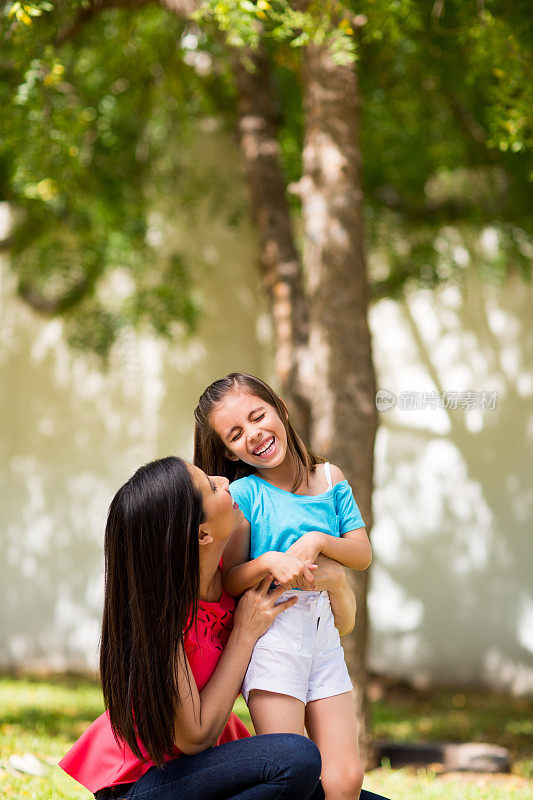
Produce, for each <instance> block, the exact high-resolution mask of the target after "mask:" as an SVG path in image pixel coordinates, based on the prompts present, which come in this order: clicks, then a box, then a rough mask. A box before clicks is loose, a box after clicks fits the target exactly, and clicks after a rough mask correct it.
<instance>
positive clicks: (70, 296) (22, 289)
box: [17, 277, 94, 317]
mask: <svg viewBox="0 0 533 800" xmlns="http://www.w3.org/2000/svg"><path fill="white" fill-rule="evenodd" d="M93 285H94V280H89V279H88V278H87V277H85V278H82V279H81V280H80V281H78V283H76V284H75V285H74V286H73V287H71V288H70V289H69V290H68V291H67V292H65V294H64V295H62V296H61V297H58V298H54V299H51V298H48V297H45V296H44V295H43V294H41V292H39V291H38V290H37V289H36V288H35V287H34V286H32V285H31V284H30V283H29V282H27V281H20V282H19V285H18V287H17V292H18V295H19V297H21V298H22V300H24V302H25V303H27V304H28V305H29V306H31V307H32V308H33V309H34V311H38V312H39V313H40V314H43V315H44V316H46V317H53V316H55V315H56V314H64V313H65V311H68V310H69V309H70V308H72V307H73V306H75V305H76V304H77V303H79V302H80V300H82V299H83V297H84V296H85V295H86V294H87V293H88V292H89V290H90V289H91V288H92V286H93Z"/></svg>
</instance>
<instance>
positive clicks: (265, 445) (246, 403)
mask: <svg viewBox="0 0 533 800" xmlns="http://www.w3.org/2000/svg"><path fill="white" fill-rule="evenodd" d="M210 422H211V425H212V426H213V430H214V431H215V433H217V434H218V435H219V437H220V439H221V441H222V443H223V444H224V446H225V447H226V450H227V452H228V453H230V454H231V456H233V458H234V459H235V460H237V459H238V460H240V461H244V463H245V464H249V465H250V466H251V467H255V468H256V469H257V470H261V469H272V467H277V466H279V465H280V464H281V463H282V462H283V461H284V459H285V457H286V455H287V431H286V430H285V425H284V424H283V422H282V421H281V419H280V418H279V415H278V412H277V411H276V409H275V408H274V406H271V405H270V403H266V402H265V401H264V400H261V398H260V397H257V396H256V395H254V394H248V392H244V391H241V390H235V391H233V392H231V393H229V394H228V395H226V397H225V398H224V399H223V400H222V401H221V402H220V403H219V404H218V405H217V406H216V408H215V409H214V411H213V413H212V414H211V417H210Z"/></svg>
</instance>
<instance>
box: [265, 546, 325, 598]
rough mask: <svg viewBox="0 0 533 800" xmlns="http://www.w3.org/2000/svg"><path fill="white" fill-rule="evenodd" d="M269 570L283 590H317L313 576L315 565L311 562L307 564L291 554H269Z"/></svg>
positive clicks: (273, 552)
mask: <svg viewBox="0 0 533 800" xmlns="http://www.w3.org/2000/svg"><path fill="white" fill-rule="evenodd" d="M268 569H270V572H271V573H272V575H273V577H274V580H275V581H276V583H277V584H278V585H279V586H281V587H283V589H295V588H298V589H307V590H309V589H316V583H315V579H314V576H313V572H312V571H313V570H315V569H316V566H315V564H314V563H313V562H312V560H310V561H309V562H308V563H305V562H304V560H303V559H300V558H297V557H295V556H294V555H291V554H289V553H277V552H275V551H272V552H270V553H268Z"/></svg>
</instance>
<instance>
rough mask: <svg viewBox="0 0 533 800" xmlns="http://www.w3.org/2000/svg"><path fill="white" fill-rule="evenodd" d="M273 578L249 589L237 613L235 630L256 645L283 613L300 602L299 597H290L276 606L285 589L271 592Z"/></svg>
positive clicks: (269, 576) (270, 576) (281, 587)
mask: <svg viewBox="0 0 533 800" xmlns="http://www.w3.org/2000/svg"><path fill="white" fill-rule="evenodd" d="M273 577H274V576H273V575H267V577H266V578H264V579H263V580H262V581H261V583H259V584H257V586H254V587H253V588H252V589H248V591H246V592H245V593H244V594H243V596H242V597H241V599H240V600H239V602H238V604H237V609H236V611H235V618H234V623H233V630H234V631H236V632H239V633H240V634H241V635H245V636H249V637H250V638H251V639H252V641H253V642H254V644H255V642H256V641H257V639H259V637H260V636H262V635H263V634H264V633H266V631H267V630H268V629H269V628H270V626H271V625H272V623H273V621H274V620H275V618H276V617H277V616H278V615H279V614H281V613H282V611H284V610H285V609H286V608H290V607H291V606H293V605H294V604H295V603H296V602H298V598H297V597H289V599H288V600H283V602H281V603H278V605H276V600H279V598H280V596H281V595H282V594H283V592H284V591H285V589H284V587H283V586H278V587H277V588H276V589H274V590H273V591H272V592H269V591H268V590H269V588H270V585H271V583H272V580H273Z"/></svg>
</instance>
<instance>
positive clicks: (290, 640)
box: [255, 605, 303, 652]
mask: <svg viewBox="0 0 533 800" xmlns="http://www.w3.org/2000/svg"><path fill="white" fill-rule="evenodd" d="M302 641H303V625H302V614H301V611H300V610H299V609H298V606H297V605H295V606H291V608H286V609H285V611H282V612H281V614H279V615H278V616H277V617H276V619H275V620H274V622H273V623H272V625H271V626H270V628H269V629H268V630H267V632H266V633H264V634H263V635H262V636H260V637H259V639H258V640H257V642H256V645H255V646H256V647H259V648H260V649H266V650H289V651H292V652H298V651H299V650H301V649H302Z"/></svg>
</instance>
